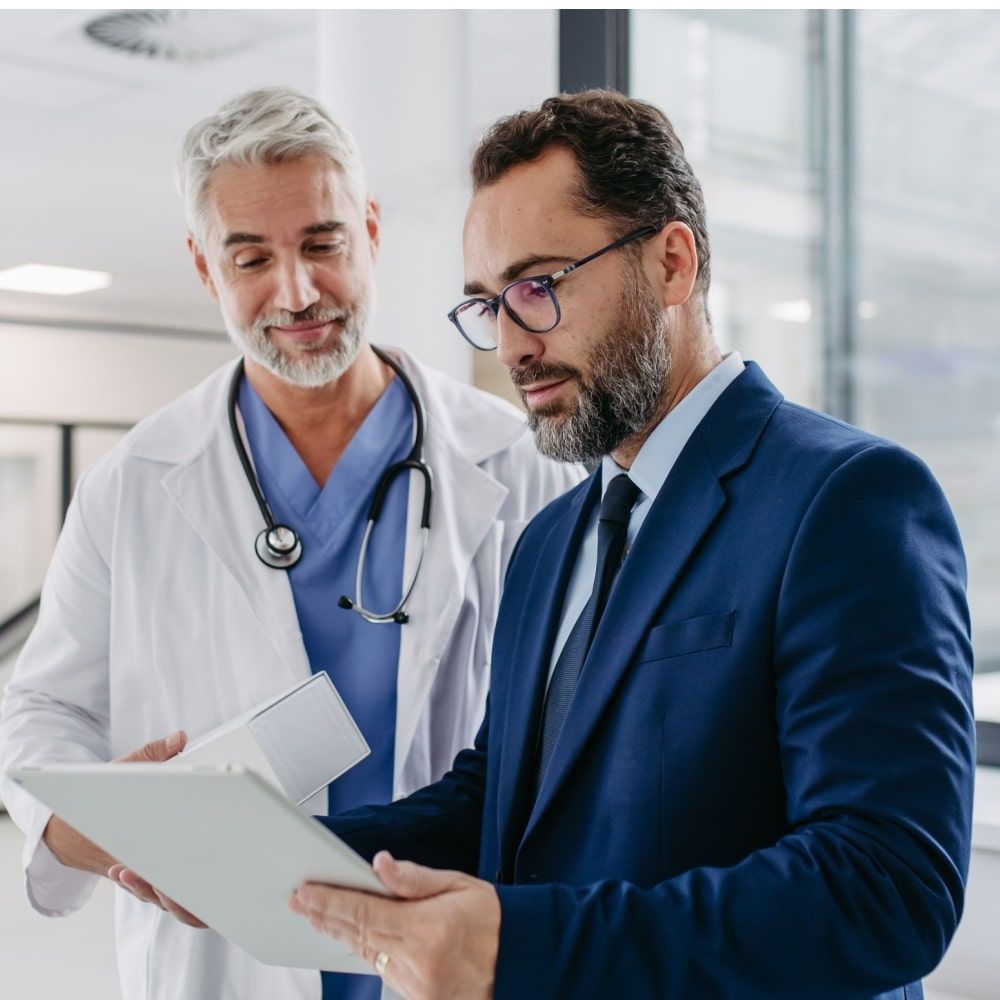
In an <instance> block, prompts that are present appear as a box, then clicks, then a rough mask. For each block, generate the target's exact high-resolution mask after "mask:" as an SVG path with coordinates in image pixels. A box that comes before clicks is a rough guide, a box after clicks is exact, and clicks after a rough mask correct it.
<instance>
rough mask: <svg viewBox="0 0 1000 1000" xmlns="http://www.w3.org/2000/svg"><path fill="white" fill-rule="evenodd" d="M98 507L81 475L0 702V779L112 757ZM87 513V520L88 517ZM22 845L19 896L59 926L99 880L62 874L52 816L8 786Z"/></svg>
mask: <svg viewBox="0 0 1000 1000" xmlns="http://www.w3.org/2000/svg"><path fill="white" fill-rule="evenodd" d="M102 506H106V505H105V504H103V502H102V501H101V500H100V498H99V497H98V496H97V495H95V483H94V480H93V476H92V475H90V474H89V473H88V474H85V475H84V477H83V478H82V479H81V481H80V485H79V487H78V489H77V492H76V495H75V497H74V499H73V502H72V504H71V505H70V508H69V511H68V512H67V515H66V523H65V524H64V526H63V530H62V533H61V534H60V536H59V542H58V544H57V546H56V551H55V554H54V556H53V559H52V564H51V565H50V567H49V571H48V573H47V575H46V578H45V584H44V586H43V588H42V595H41V604H40V608H39V615H38V621H37V623H36V625H35V628H34V630H33V631H32V633H31V635H30V637H29V638H28V641H27V642H26V643H25V646H24V649H23V650H22V652H21V655H20V657H19V658H18V661H17V664H16V666H15V668H14V674H13V676H12V678H11V680H10V682H9V684H8V685H7V688H6V691H5V692H4V698H3V708H2V716H0V773H2V772H4V771H6V770H7V769H8V768H11V767H16V766H21V765H25V764H38V763H43V762H44V763H53V762H60V763H94V762H97V761H105V760H107V759H108V757H109V749H108V724H109V700H108V698H109V696H108V644H109V632H110V585H111V578H110V571H109V568H108V563H107V558H106V553H105V552H104V551H103V546H102V545H100V544H98V543H97V542H96V541H95V534H99V533H100V527H101V514H100V510H101V508H102ZM91 512H93V516H92V517H91V516H88V514H89V513H91ZM0 793H2V795H3V799H4V803H5V804H6V806H7V808H8V810H9V811H10V814H11V816H12V817H13V819H14V821H15V822H16V823H17V825H18V826H19V827H20V828H21V830H22V831H23V833H24V835H25V845H24V856H23V858H24V867H25V890H26V893H27V896H28V901H29V902H30V903H31V905H32V907H33V908H34V909H35V910H37V911H38V912H40V913H43V914H45V915H46V916H63V915H65V914H67V913H71V912H73V911H74V910H77V909H79V908H80V907H81V906H83V904H84V903H85V902H86V901H87V899H88V898H89V897H90V894H91V892H92V891H93V888H94V885H95V884H96V882H97V876H95V875H92V874H90V873H88V872H82V871H78V870H76V869H72V868H67V867H65V866H64V865H62V864H60V863H59V862H58V861H57V860H56V859H55V856H54V855H53V854H52V853H51V852H50V851H49V849H48V847H47V846H46V845H45V843H44V842H43V841H42V839H41V838H42V834H43V832H44V830H45V827H46V825H47V823H48V821H49V818H50V817H51V815H52V812H51V810H49V809H47V808H46V807H45V806H43V805H42V804H41V803H40V802H38V801H37V800H36V799H34V798H32V797H31V796H30V795H28V793H27V792H25V791H23V790H22V789H20V788H19V787H18V786H16V785H14V784H13V783H12V782H10V781H3V783H2V785H0Z"/></svg>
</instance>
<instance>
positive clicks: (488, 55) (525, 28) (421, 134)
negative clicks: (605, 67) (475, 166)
mask: <svg viewBox="0 0 1000 1000" xmlns="http://www.w3.org/2000/svg"><path fill="white" fill-rule="evenodd" d="M317 24H318V30H317V45H318V55H317V96H318V97H319V98H320V100H321V101H323V103H324V104H325V105H326V106H327V107H328V108H329V109H330V111H331V112H332V113H333V115H334V116H335V117H337V118H339V119H340V120H341V121H343V123H344V124H345V125H346V126H347V127H348V128H349V129H350V130H351V131H352V132H353V133H354V135H355V137H356V138H357V140H358V143H359V144H360V146H361V153H362V156H363V157H364V161H365V167H366V170H367V172H368V187H369V191H370V192H371V194H372V195H373V197H374V198H375V199H376V200H377V201H378V202H379V203H380V204H381V206H382V252H381V256H380V260H379V264H378V268H377V271H376V281H377V284H378V308H377V310H376V314H375V318H374V321H373V325H372V337H373V339H374V340H376V341H384V342H386V343H393V344H399V345H401V346H403V347H406V348H409V349H412V350H413V351H414V353H416V354H417V355H418V357H420V358H421V359H422V360H424V361H426V362H427V363H428V364H431V365H434V366H435V367H437V368H441V369H443V370H445V371H447V372H450V373H451V374H453V375H456V376H458V377H459V378H463V379H467V380H468V379H471V373H472V349H471V348H469V347H467V346H466V345H465V343H464V342H463V341H462V340H461V338H460V337H459V336H458V333H457V332H456V331H455V329H454V328H453V327H452V325H451V324H450V323H449V322H448V320H447V318H446V313H447V312H448V310H449V309H450V308H451V307H452V306H453V305H455V304H456V303H457V302H458V301H459V299H460V298H461V295H462V285H463V271H462V222H463V219H464V216H465V209H466V206H467V205H468V198H469V182H468V166H469V157H470V155H471V153H472V150H473V148H474V147H475V144H476V142H477V141H478V139H479V136H480V134H481V132H482V129H483V128H484V127H485V126H486V125H488V124H489V123H490V122H491V121H492V120H493V119H494V118H496V117H497V116H499V115H501V114H505V113H508V112H511V111H515V110H517V109H519V108H522V107H526V106H528V105H532V104H537V103H539V102H540V101H541V100H543V99H544V98H545V97H547V96H548V95H549V94H551V93H554V92H555V89H556V81H557V79H558V38H557V17H556V13H555V11H554V10H546V11H468V10H458V11H374V12H368V11H336V10H332V11H321V12H319V13H318V15H317Z"/></svg>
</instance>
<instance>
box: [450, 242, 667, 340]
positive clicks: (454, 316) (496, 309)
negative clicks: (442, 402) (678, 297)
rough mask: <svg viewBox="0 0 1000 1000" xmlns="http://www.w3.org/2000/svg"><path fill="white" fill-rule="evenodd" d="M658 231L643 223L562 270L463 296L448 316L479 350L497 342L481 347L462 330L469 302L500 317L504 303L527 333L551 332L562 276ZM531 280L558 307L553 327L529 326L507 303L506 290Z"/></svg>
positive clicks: (505, 309) (463, 337)
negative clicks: (461, 316) (493, 292)
mask: <svg viewBox="0 0 1000 1000" xmlns="http://www.w3.org/2000/svg"><path fill="white" fill-rule="evenodd" d="M658 232H659V229H658V228H657V227H656V226H641V227H640V228H639V229H636V230H633V231H632V232H631V233H626V234H625V235H624V236H622V237H621V238H620V239H617V240H615V241H614V242H613V243H609V244H608V245H607V246H606V247H601V249H600V250H595V251H594V252H593V253H590V254H587V256H586V257H581V258H580V259H579V260H577V261H574V262H573V263H572V264H568V265H567V266H566V267H564V268H562V270H559V271H555V272H553V273H552V274H537V275H529V276H527V277H524V278H517V279H515V280H514V281H512V282H510V284H508V285H504V287H503V288H502V289H501V290H500V292H499V293H498V294H497V295H494V296H493V298H491V299H480V298H476V297H475V296H473V297H471V298H468V299H462V301H461V302H459V304H458V305H457V306H455V308H454V309H452V310H451V311H450V312H449V313H448V319H450V320H451V322H452V323H453V324H454V325H455V328H456V329H457V330H458V332H459V333H460V334H461V335H462V339H463V340H464V341H465V342H466V343H468V344H471V345H472V346H473V347H474V348H475V349H476V350H477V351H495V350H496V349H497V346H498V345H497V344H494V345H493V346H492V347H480V346H479V344H476V343H473V341H472V339H471V338H470V337H469V336H468V335H467V334H466V332H465V331H464V330H463V329H462V324H461V322H460V321H459V318H458V312H459V310H460V309H461V308H462V307H463V306H465V305H468V304H469V303H470V302H479V303H482V304H483V305H485V306H488V307H489V309H490V311H491V312H492V313H493V316H494V318H495V319H499V318H500V306H501V305H502V306H503V308H504V312H505V313H507V315H508V316H509V317H510V318H511V319H512V320H513V321H514V322H515V323H516V324H517V325H518V326H519V327H520V328H521V329H522V330H526V331H527V332H528V333H550V332H551V331H552V330H554V329H555V328H556V327H557V326H558V325H559V323H560V321H561V320H562V309H561V308H560V306H559V299H558V298H556V294H555V292H554V291H553V288H554V286H555V283H556V282H557V281H561V280H562V279H563V278H565V277H566V275H568V274H570V273H571V272H572V271H575V270H577V268H580V267H583V265H584V264H589V263H590V262H591V261H592V260H596V259H597V258H598V257H600V256H602V255H603V254H606V253H608V252H609V251H611V250H617V249H618V248H619V247H623V246H625V244H626V243H632V242H633V241H634V240H639V239H643V238H645V237H648V236H654V235H655V234H656V233H658ZM528 281H533V282H535V283H536V284H539V285H541V286H542V287H543V288H544V289H545V291H546V292H548V294H549V298H550V299H551V300H552V304H553V306H555V310H556V319H555V322H554V323H553V324H552V325H551V326H547V327H546V328H545V329H544V330H533V329H532V328H531V327H530V326H528V324H527V323H525V322H524V320H522V319H521V317H520V316H518V315H517V313H516V312H514V310H513V309H512V308H511V307H510V306H509V305H507V293H508V292H509V291H510V290H511V289H512V288H513V287H514V286H515V285H520V284H523V283H525V282H528Z"/></svg>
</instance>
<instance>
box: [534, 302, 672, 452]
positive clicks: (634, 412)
mask: <svg viewBox="0 0 1000 1000" xmlns="http://www.w3.org/2000/svg"><path fill="white" fill-rule="evenodd" d="M587 360H588V367H589V369H590V376H589V379H588V381H587V382H584V381H583V379H582V377H581V376H580V374H579V373H578V372H577V370H576V369H573V368H569V367H568V366H565V367H564V366H551V367H547V366H544V365H539V366H536V367H534V368H528V369H524V370H523V371H521V372H517V373H514V378H515V384H518V383H521V384H523V383H526V382H531V381H534V380H536V379H542V378H556V377H560V376H561V377H573V378H575V379H576V381H577V383H578V386H579V392H578V393H577V398H576V403H575V406H574V409H573V411H572V412H571V413H565V412H558V411H556V412H549V413H547V412H546V410H545V408H544V407H543V408H542V409H540V410H534V411H529V414H528V426H529V428H531V430H532V432H533V433H534V435H535V444H536V446H537V448H538V450H539V451H540V452H541V453H542V454H543V455H547V456H548V457H549V458H554V459H556V460H557V461H560V462H587V463H593V462H597V461H599V460H600V459H601V458H602V457H603V456H605V455H607V454H610V453H611V452H612V451H614V450H615V449H616V448H617V447H618V446H619V445H621V444H623V443H624V442H625V441H628V440H629V439H630V438H633V437H635V436H636V435H638V434H639V433H640V432H642V431H643V430H645V429H646V428H647V427H648V426H649V424H650V423H651V422H652V420H653V418H654V417H655V415H656V411H657V408H658V406H659V404H660V400H661V398H662V396H663V390H664V388H665V387H666V384H667V379H668V377H669V375H670V369H671V360H672V359H671V355H670V346H669V343H668V337H667V320H666V317H665V316H664V315H663V313H662V312H661V311H660V309H659V308H658V307H657V305H656V303H655V302H654V301H653V300H652V297H651V295H650V294H649V292H648V289H645V288H643V289H636V288H631V289H630V288H626V291H625V294H624V295H623V301H622V312H621V315H620V319H619V322H618V326H617V329H616V330H613V331H608V332H607V333H605V334H604V335H603V336H602V337H600V338H599V339H598V341H597V346H596V347H595V348H594V350H593V351H592V352H591V354H590V357H589V358H588V359H587Z"/></svg>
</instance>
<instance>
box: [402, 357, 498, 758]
mask: <svg viewBox="0 0 1000 1000" xmlns="http://www.w3.org/2000/svg"><path fill="white" fill-rule="evenodd" d="M400 361H401V362H403V363H405V359H404V358H400ZM406 369H407V374H409V375H410V377H411V379H412V380H413V383H414V386H415V387H416V389H417V391H418V392H420V393H421V395H422V397H423V399H424V403H425V407H426V409H427V413H428V418H427V419H428V427H429V429H428V433H427V436H426V439H425V445H424V451H425V458H426V462H427V464H428V465H429V466H430V469H431V474H432V476H433V480H434V496H433V501H432V505H431V530H430V532H429V533H428V536H427V551H426V553H425V555H424V559H423V563H422V565H421V567H420V575H419V578H418V579H417V583H416V586H415V587H414V589H413V594H412V595H411V596H410V600H409V602H408V604H407V607H406V610H407V613H408V614H409V616H410V621H409V624H407V625H404V626H403V627H402V628H401V629H400V640H399V673H398V676H397V681H396V745H395V758H394V761H395V773H396V774H397V775H399V774H401V773H402V772H403V767H404V764H405V763H406V759H407V756H408V754H409V752H410V747H411V745H412V743H413V737H414V734H415V732H416V728H417V723H418V721H419V719H420V716H421V714H422V713H423V711H424V707H425V705H426V702H427V698H428V695H429V694H430V691H431V687H432V686H433V684H434V678H435V676H436V675H437V671H438V667H439V665H440V663H441V657H442V654H443V652H444V649H445V645H446V643H447V642H448V639H449V637H450V635H451V633H452V630H453V629H454V627H455V620H456V619H457V617H458V614H459V611H460V610H461V607H462V601H463V600H464V595H465V580H466V577H467V575H468V573H469V570H470V564H471V563H472V558H473V556H474V555H475V554H476V552H477V551H478V549H479V547H480V546H481V545H482V544H483V542H484V539H485V538H486V535H487V533H488V532H489V531H491V530H500V527H499V525H498V524H496V523H495V522H496V518H497V515H498V514H499V512H500V508H501V507H502V506H503V502H504V500H505V499H506V498H507V493H508V490H507V487H506V486H504V485H503V484H501V483H499V482H498V481H497V480H496V479H494V478H493V477H492V476H491V475H489V473H487V472H485V471H483V469H481V468H479V466H478V465H476V464H475V463H474V462H472V461H470V460H469V459H468V458H466V457H465V455H463V454H461V453H460V452H459V451H458V449H457V448H456V447H454V445H453V442H452V441H451V440H449V438H448V437H447V436H446V435H445V434H443V433H442V432H441V429H440V427H437V426H435V427H434V429H433V430H431V429H430V427H431V426H432V425H433V424H434V423H435V421H434V413H435V406H437V405H439V404H438V401H437V400H436V398H435V396H434V393H433V391H431V390H430V388H429V387H428V386H427V385H426V383H425V382H424V381H423V380H422V379H421V377H420V371H419V369H418V368H416V367H415V366H413V365H411V364H406ZM422 504H423V477H422V476H420V475H418V474H415V473H411V474H410V489H409V497H408V501H407V509H406V551H405V555H404V560H403V581H404V582H403V585H404V587H405V586H406V585H407V584H408V583H409V581H410V580H411V579H412V578H413V571H414V569H415V568H416V565H417V560H418V559H419V557H420V515H421V509H422Z"/></svg>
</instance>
